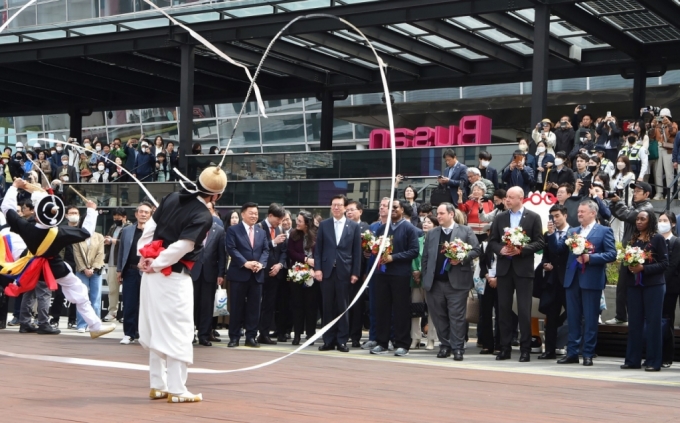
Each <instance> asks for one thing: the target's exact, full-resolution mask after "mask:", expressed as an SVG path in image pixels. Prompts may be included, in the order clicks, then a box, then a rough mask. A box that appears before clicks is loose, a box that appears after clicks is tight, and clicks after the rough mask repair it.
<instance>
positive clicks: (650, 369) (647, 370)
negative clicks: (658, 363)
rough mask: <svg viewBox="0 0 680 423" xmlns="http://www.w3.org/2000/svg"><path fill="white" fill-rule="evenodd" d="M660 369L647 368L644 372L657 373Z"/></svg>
mask: <svg viewBox="0 0 680 423" xmlns="http://www.w3.org/2000/svg"><path fill="white" fill-rule="evenodd" d="M659 371H661V369H660V368H659V367H652V366H647V367H645V372H659Z"/></svg>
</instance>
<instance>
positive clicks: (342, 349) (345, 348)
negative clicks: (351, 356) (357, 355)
mask: <svg viewBox="0 0 680 423" xmlns="http://www.w3.org/2000/svg"><path fill="white" fill-rule="evenodd" d="M338 351H340V352H349V347H348V346H347V344H340V345H338Z"/></svg>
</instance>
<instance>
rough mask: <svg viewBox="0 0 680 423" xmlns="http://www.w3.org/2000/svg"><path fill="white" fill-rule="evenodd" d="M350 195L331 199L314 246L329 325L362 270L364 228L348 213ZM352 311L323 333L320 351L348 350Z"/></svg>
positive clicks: (344, 305)
mask: <svg viewBox="0 0 680 423" xmlns="http://www.w3.org/2000/svg"><path fill="white" fill-rule="evenodd" d="M346 207H347V197H345V196H344V195H336V196H335V197H333V199H332V200H331V214H332V217H331V218H330V219H326V220H324V221H322V222H321V223H320V224H319V231H318V232H317V235H316V245H315V247H314V279H316V280H317V281H318V282H316V283H320V284H321V298H322V301H323V324H324V325H326V324H328V323H329V322H330V321H332V320H333V319H335V318H336V317H338V316H339V315H340V313H342V312H343V311H345V310H346V309H347V306H348V305H349V292H350V285H354V284H356V283H357V282H358V280H359V275H360V274H361V256H362V255H361V232H360V230H359V225H358V224H357V223H356V222H354V221H352V220H349V219H347V218H346V217H345V208H346ZM348 339H349V314H347V313H345V314H344V315H343V316H342V317H341V318H340V320H338V322H337V323H336V324H334V325H333V326H332V327H331V328H330V329H328V331H327V332H326V333H324V334H323V345H322V346H320V347H319V351H328V350H332V349H335V348H336V346H337V348H338V351H342V352H348V351H349V348H348V347H347V340H348Z"/></svg>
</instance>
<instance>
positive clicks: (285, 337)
mask: <svg viewBox="0 0 680 423" xmlns="http://www.w3.org/2000/svg"><path fill="white" fill-rule="evenodd" d="M276 341H277V342H287V341H288V337H287V336H286V334H285V333H284V334H283V335H279V336H277V337H276Z"/></svg>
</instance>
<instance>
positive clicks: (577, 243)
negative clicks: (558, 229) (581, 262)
mask: <svg viewBox="0 0 680 423" xmlns="http://www.w3.org/2000/svg"><path fill="white" fill-rule="evenodd" d="M564 243H565V244H566V245H567V248H569V251H571V252H572V254H574V255H575V256H580V255H582V254H592V253H593V252H594V251H595V248H593V244H592V243H591V242H590V241H588V240H587V239H586V238H585V237H584V236H582V235H581V234H577V233H576V232H574V233H573V234H571V235H570V236H569V237H568V238H567V239H565V240H564Z"/></svg>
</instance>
